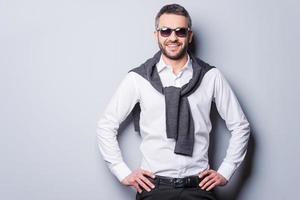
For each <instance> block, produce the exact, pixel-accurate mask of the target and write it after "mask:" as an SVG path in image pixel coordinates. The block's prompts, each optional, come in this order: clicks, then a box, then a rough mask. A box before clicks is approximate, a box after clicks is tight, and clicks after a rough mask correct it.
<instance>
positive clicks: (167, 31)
mask: <svg viewBox="0 0 300 200" xmlns="http://www.w3.org/2000/svg"><path fill="white" fill-rule="evenodd" d="M171 33H172V29H170V28H162V29H160V35H161V36H162V37H169V36H170V35H171Z"/></svg>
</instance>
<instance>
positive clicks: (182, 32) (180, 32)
mask: <svg viewBox="0 0 300 200" xmlns="http://www.w3.org/2000/svg"><path fill="white" fill-rule="evenodd" d="M156 30H157V31H159V32H160V35H161V36H162V37H169V36H170V35H171V34H172V32H173V31H174V32H175V35H176V36H177V37H186V36H187V34H188V32H189V31H190V28H184V27H178V28H174V29H172V28H168V27H162V28H158V29H156Z"/></svg>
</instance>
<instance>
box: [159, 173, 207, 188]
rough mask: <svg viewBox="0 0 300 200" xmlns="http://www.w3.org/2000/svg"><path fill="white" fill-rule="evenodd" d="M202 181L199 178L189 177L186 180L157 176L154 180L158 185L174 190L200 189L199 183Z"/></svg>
mask: <svg viewBox="0 0 300 200" xmlns="http://www.w3.org/2000/svg"><path fill="white" fill-rule="evenodd" d="M201 180H202V179H200V178H199V177H198V176H187V177H184V178H172V177H167V176H159V175H155V178H154V179H153V181H154V183H155V184H156V185H167V186H171V187H174V188H188V187H199V183H200V181H201Z"/></svg>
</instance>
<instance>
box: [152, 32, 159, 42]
mask: <svg viewBox="0 0 300 200" xmlns="http://www.w3.org/2000/svg"><path fill="white" fill-rule="evenodd" d="M157 33H158V32H157V31H154V32H153V37H154V39H155V40H156V41H158V34H157Z"/></svg>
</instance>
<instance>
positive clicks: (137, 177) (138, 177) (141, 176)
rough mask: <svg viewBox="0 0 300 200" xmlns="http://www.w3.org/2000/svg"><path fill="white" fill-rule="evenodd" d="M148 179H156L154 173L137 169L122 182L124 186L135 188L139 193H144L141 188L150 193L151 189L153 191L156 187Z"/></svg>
mask: <svg viewBox="0 0 300 200" xmlns="http://www.w3.org/2000/svg"><path fill="white" fill-rule="evenodd" d="M148 177H151V178H154V177H155V175H154V174H153V173H152V172H149V171H146V170H143V169H137V170H134V171H133V172H132V173H131V174H129V175H128V176H127V177H125V178H124V179H123V180H122V184H123V185H126V186H132V187H134V188H135V189H136V191H137V192H139V193H141V192H142V189H141V187H142V188H144V189H145V190H147V191H148V192H149V191H151V188H152V189H153V188H154V187H155V186H154V184H153V183H151V181H150V180H149V179H148Z"/></svg>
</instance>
